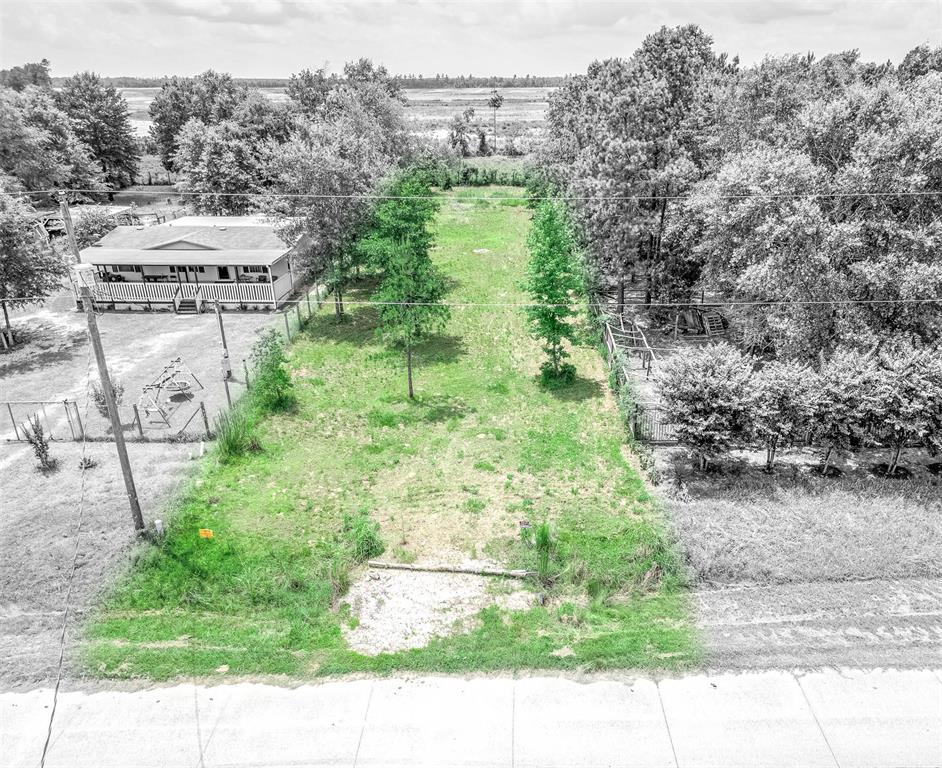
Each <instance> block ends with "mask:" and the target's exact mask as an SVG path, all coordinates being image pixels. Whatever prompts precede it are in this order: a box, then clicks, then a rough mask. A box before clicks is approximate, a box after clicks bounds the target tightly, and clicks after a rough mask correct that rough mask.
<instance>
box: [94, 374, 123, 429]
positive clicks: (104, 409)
mask: <svg viewBox="0 0 942 768" xmlns="http://www.w3.org/2000/svg"><path fill="white" fill-rule="evenodd" d="M111 391H112V392H114V402H115V405H120V404H121V400H122V398H123V397H124V384H122V383H121V382H120V381H118V379H116V378H114V377H112V379H111ZM91 395H92V402H93V403H94V404H95V407H96V408H97V409H98V412H99V413H100V414H101V415H102V418H105V419H107V418H108V402H107V401H106V400H105V392H104V390H103V389H102V388H101V385H100V384H99V383H98V382H97V381H95V382H92V392H91Z"/></svg>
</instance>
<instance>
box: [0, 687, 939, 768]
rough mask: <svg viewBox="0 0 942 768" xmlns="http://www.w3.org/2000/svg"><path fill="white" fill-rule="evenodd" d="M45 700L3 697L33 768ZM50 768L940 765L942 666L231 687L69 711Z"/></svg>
mask: <svg viewBox="0 0 942 768" xmlns="http://www.w3.org/2000/svg"><path fill="white" fill-rule="evenodd" d="M50 702H51V693H50V691H49V690H48V689H43V690H36V691H32V692H28V693H0V724H2V731H0V738H2V741H0V754H2V756H3V760H2V763H3V765H4V766H10V767H11V768H12V766H30V767H32V766H36V765H38V764H39V756H40V753H41V750H42V744H43V741H44V739H45V734H46V724H47V722H48V717H49V705H50ZM46 765H47V766H49V768H53V766H62V767H67V768H83V767H85V766H88V767H89V768H92V767H94V768H109V767H112V766H113V767H114V768H119V767H120V768H138V767H143V766H148V767H150V766H153V767H154V768H158V767H159V768H173V767H175V766H181V767H182V766H185V767H186V768H203V767H205V768H210V767H211V766H226V767H227V768H236V767H238V766H267V767H268V768H274V767H276V766H281V767H283V768H288V766H302V765H303V766H312V765H317V766H410V768H411V766H431V767H433V768H445V767H446V766H487V767H488V768H490V767H491V766H513V767H514V768H522V767H523V766H541V768H547V767H553V766H559V767H560V768H577V767H578V766H615V765H618V766H645V767H646V768H647V767H650V766H664V768H678V767H682V768H688V767H689V768H694V767H696V766H711V767H712V766H716V767H717V768H736V766H743V767H744V768H759V767H765V768H775V767H776V766H790V767H791V766H802V768H815V767H816V766H821V767H822V768H851V767H852V766H853V767H860V768H864V767H874V766H881V767H883V766H901V767H902V766H905V767H906V768H920V767H922V766H927V767H928V766H931V767H932V768H939V766H942V670H934V671H927V670H921V671H920V670H905V671H880V670H876V671H866V672H863V671H851V670H842V671H837V670H824V671H820V672H811V673H805V674H801V673H790V672H782V671H765V672H748V673H741V674H723V675H716V676H706V675H692V676H689V677H682V678H674V679H665V680H661V681H653V680H651V679H646V678H636V679H631V678H627V677H625V678H621V679H599V678H593V679H590V680H583V681H578V680H572V679H561V678H550V677H527V678H510V677H497V678H471V679H465V678H456V677H425V678H412V679H406V680H404V679H382V680H351V681H341V682H326V683H321V684H317V685H305V686H302V687H300V688H293V689H292V688H281V687H276V686H271V685H262V684H253V683H237V684H232V685H222V686H215V687H204V686H194V685H189V684H186V685H175V686H173V687H165V688H152V689H150V690H146V691H107V692H92V693H83V692H68V693H62V694H60V697H59V704H58V710H57V716H56V722H55V726H54V728H53V734H52V740H51V748H50V750H49V754H48V759H47V761H46Z"/></svg>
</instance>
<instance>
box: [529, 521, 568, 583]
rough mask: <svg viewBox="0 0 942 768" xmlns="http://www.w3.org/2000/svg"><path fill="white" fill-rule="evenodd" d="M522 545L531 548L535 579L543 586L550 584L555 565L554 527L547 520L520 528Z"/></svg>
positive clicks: (557, 538)
mask: <svg viewBox="0 0 942 768" xmlns="http://www.w3.org/2000/svg"><path fill="white" fill-rule="evenodd" d="M520 540H521V542H522V543H523V545H524V546H525V547H527V548H529V549H532V550H533V558H534V560H535V566H536V578H537V581H538V582H539V583H540V584H542V585H543V586H548V585H549V584H551V583H552V582H553V581H554V580H555V578H556V576H557V571H556V568H555V567H554V566H555V563H556V559H557V557H556V555H557V544H558V542H559V537H558V536H557V534H556V529H555V528H554V527H553V526H552V525H551V524H550V523H549V522H547V521H545V520H544V521H543V522H542V523H537V524H536V525H534V526H529V525H527V526H524V527H521V529H520Z"/></svg>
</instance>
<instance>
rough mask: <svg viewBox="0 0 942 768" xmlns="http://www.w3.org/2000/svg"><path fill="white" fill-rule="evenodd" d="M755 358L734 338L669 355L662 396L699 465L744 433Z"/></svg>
mask: <svg viewBox="0 0 942 768" xmlns="http://www.w3.org/2000/svg"><path fill="white" fill-rule="evenodd" d="M751 377H752V360H751V359H750V358H749V357H747V356H745V355H743V354H742V353H741V352H740V351H739V350H738V349H736V348H735V347H733V346H731V345H730V344H726V343H722V344H711V345H710V346H708V347H703V348H702V349H692V350H687V351H685V352H683V353H681V354H678V355H675V356H674V357H672V358H670V359H669V360H668V361H667V362H666V363H665V364H664V366H663V368H662V370H661V374H660V385H661V397H662V399H663V401H664V405H665V406H666V407H667V411H668V414H669V421H670V423H671V424H673V425H674V433H675V435H676V437H677V441H678V442H679V443H680V444H681V445H685V446H687V447H688V448H690V449H691V450H693V452H694V454H695V455H696V457H697V460H698V463H699V466H700V469H701V470H705V469H706V468H707V467H708V465H709V462H710V461H711V460H712V459H714V458H715V457H716V456H717V455H719V454H720V453H722V452H724V451H726V450H728V449H729V448H730V447H731V446H732V445H733V444H734V443H735V442H736V441H737V439H738V438H740V437H741V436H743V435H744V433H745V431H746V426H747V425H748V423H749V419H750V416H751V411H752V404H753V394H752V383H751V381H750V379H751Z"/></svg>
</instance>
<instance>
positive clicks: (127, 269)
mask: <svg viewBox="0 0 942 768" xmlns="http://www.w3.org/2000/svg"><path fill="white" fill-rule="evenodd" d="M112 269H113V270H114V271H115V272H143V271H144V268H143V267H138V266H134V265H126V264H120V265H118V266H116V267H112Z"/></svg>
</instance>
